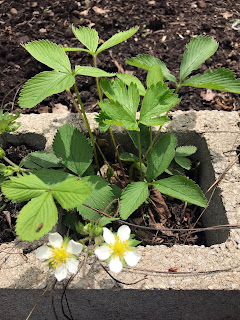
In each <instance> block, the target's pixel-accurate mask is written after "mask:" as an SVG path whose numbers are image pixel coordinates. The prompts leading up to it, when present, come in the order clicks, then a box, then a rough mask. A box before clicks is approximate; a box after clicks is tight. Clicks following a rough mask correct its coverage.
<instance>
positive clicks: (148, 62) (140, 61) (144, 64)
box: [126, 54, 177, 83]
mask: <svg viewBox="0 0 240 320" xmlns="http://www.w3.org/2000/svg"><path fill="white" fill-rule="evenodd" d="M126 63H127V64H130V66H134V67H137V68H142V69H145V70H149V69H150V68H151V67H152V66H153V65H155V64H157V65H159V66H160V67H161V70H162V73H163V75H164V77H165V78H166V79H167V80H169V81H173V82H175V83H176V82H177V80H176V78H175V77H174V76H173V75H172V74H170V72H169V70H168V68H167V67H166V65H165V63H164V62H162V61H161V60H159V59H157V58H155V57H153V56H151V55H149V54H140V55H138V56H136V57H134V58H129V59H128V60H127V61H126Z"/></svg>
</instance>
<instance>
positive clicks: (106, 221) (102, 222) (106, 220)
mask: <svg viewBox="0 0 240 320" xmlns="http://www.w3.org/2000/svg"><path fill="white" fill-rule="evenodd" d="M118 219H119V218H108V217H102V218H101V219H100V220H99V223H98V224H99V225H100V226H102V227H104V226H106V225H107V224H109V223H112V222H113V221H116V220H118Z"/></svg>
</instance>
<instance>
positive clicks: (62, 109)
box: [52, 103, 70, 114]
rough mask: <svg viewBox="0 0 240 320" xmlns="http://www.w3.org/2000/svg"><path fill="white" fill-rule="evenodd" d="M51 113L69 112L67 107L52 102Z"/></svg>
mask: <svg viewBox="0 0 240 320" xmlns="http://www.w3.org/2000/svg"><path fill="white" fill-rule="evenodd" d="M52 113H55V114H62V113H70V111H69V110H68V107H67V106H65V105H64V104H61V103H56V104H54V107H53V108H52Z"/></svg>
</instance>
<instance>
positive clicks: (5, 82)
mask: <svg viewBox="0 0 240 320" xmlns="http://www.w3.org/2000/svg"><path fill="white" fill-rule="evenodd" d="M23 2H24V4H23ZM23 2H21V1H16V0H14V1H7V0H1V1H0V35H1V37H0V38H1V40H0V67H1V80H0V102H1V106H2V108H3V107H4V108H6V109H8V110H16V109H17V108H18V103H17V98H18V94H19V91H20V89H21V86H22V84H23V83H24V82H25V81H26V80H28V79H29V78H30V77H32V76H34V75H35V74H36V73H38V72H41V71H44V70H47V69H46V67H45V66H44V65H43V64H41V63H39V62H38V61H36V60H35V59H34V58H32V57H31V56H30V55H29V54H28V52H27V51H25V50H24V49H23V48H22V47H21V45H20V43H26V42H28V41H32V40H38V39H48V40H49V41H53V42H56V43H57V44H62V45H64V44H65V45H67V46H78V45H79V42H78V41H77V40H76V39H75V38H74V37H73V34H72V31H71V24H74V25H75V26H91V27H93V28H95V29H96V30H97V31H98V33H99V35H100V42H102V40H104V41H105V40H107V39H108V38H109V37H111V36H112V35H113V34H115V33H117V32H119V31H124V30H127V29H129V28H131V27H135V26H138V27H139V31H138V33H137V34H136V35H134V36H133V37H132V38H130V39H129V40H128V41H126V42H125V43H122V44H120V45H118V46H116V47H113V48H112V49H111V51H106V52H105V51H104V52H102V53H101V54H100V55H99V56H98V57H99V59H98V65H99V66H100V67H101V68H102V69H104V70H106V71H109V72H117V71H119V70H121V68H123V69H124V70H125V71H130V72H134V74H135V75H137V76H139V78H140V79H141V80H142V81H145V74H146V72H145V71H142V70H136V68H133V67H130V66H128V65H126V64H125V60H126V59H127V58H129V57H133V56H136V55H137V54H140V53H147V54H151V55H154V56H155V57H157V58H159V59H161V60H163V61H164V62H165V63H166V65H167V66H168V68H169V69H170V70H171V72H172V73H173V74H174V75H176V76H177V75H178V72H179V66H180V63H181V59H182V56H183V52H184V50H185V44H186V43H188V42H189V40H190V38H191V37H193V36H196V35H201V34H206V35H210V36H212V37H213V38H214V39H216V40H217V41H218V42H219V49H218V51H217V53H216V54H215V55H214V56H213V57H212V58H211V59H209V60H207V62H206V63H205V64H204V65H203V66H202V67H201V68H200V72H203V71H204V70H206V69H207V68H211V70H214V69H216V68H217V67H228V68H230V69H231V70H233V71H234V72H235V73H236V75H237V76H238V77H240V64H239V50H240V49H239V43H240V41H239V40H240V30H239V28H238V27H239V25H238V26H237V27H236V26H235V27H232V24H233V23H234V22H235V21H236V20H238V19H239V16H240V7H239V3H238V1H233V0H224V1H223V0H218V1H217V0H211V1H210V0H199V1H192V0H183V1H178V0H172V1H157V0H149V1H145V0H138V1H134V0H128V1H124V0H115V1H110V0H85V1H83V0H82V1H70V0H62V1H50V0H41V1H23ZM237 29H238V30H237ZM69 56H70V59H71V62H72V63H73V65H74V64H81V65H91V64H92V61H91V58H90V57H88V56H86V55H84V54H83V53H70V54H69ZM79 88H80V91H81V97H82V100H83V102H84V104H85V107H86V110H87V111H88V112H92V111H96V110H98V106H97V104H96V101H97V99H98V95H97V91H96V86H95V79H93V78H90V77H87V78H86V77H84V78H82V79H81V78H80V79H79ZM205 93H206V90H202V89H189V88H182V89H181V90H180V91H179V94H180V95H181V96H182V102H181V103H180V104H179V106H177V107H176V108H179V109H181V110H190V109H194V110H202V109H210V110H211V109H218V110H226V111H231V110H240V104H239V102H240V99H239V96H238V95H235V94H228V93H219V92H214V94H216V95H215V97H213V96H212V95H211V93H210V101H206V99H207V98H206V97H204V94H205ZM208 97H209V96H208ZM56 103H61V104H63V105H66V106H67V107H68V108H69V110H71V111H73V112H75V111H74V110H73V106H72V105H71V103H70V102H69V101H68V99H66V96H65V94H64V93H62V94H59V95H55V96H54V97H50V98H47V99H45V100H44V101H43V102H42V103H41V104H40V105H38V106H37V107H35V108H33V109H31V110H29V109H26V110H23V113H29V112H35V113H41V112H52V110H53V108H54V107H55V106H54V105H55V104H56Z"/></svg>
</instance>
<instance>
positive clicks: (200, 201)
mask: <svg viewBox="0 0 240 320" xmlns="http://www.w3.org/2000/svg"><path fill="white" fill-rule="evenodd" d="M152 185H154V186H155V187H156V188H157V189H158V190H159V191H160V192H161V193H163V194H167V195H169V196H171V197H174V198H177V199H180V200H182V201H186V202H189V203H192V204H195V205H197V206H200V207H206V205H207V199H206V198H205V196H204V194H203V193H202V190H201V189H200V188H199V186H198V185H197V184H196V183H195V182H194V181H192V180H190V179H188V178H186V177H183V176H173V177H170V178H166V179H162V180H158V181H156V182H153V183H152Z"/></svg>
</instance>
